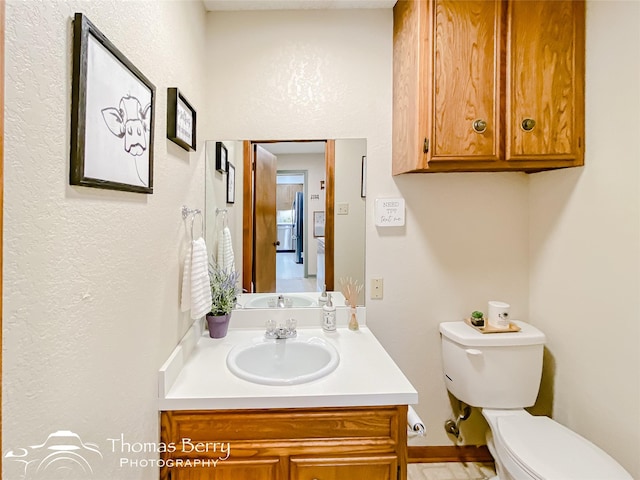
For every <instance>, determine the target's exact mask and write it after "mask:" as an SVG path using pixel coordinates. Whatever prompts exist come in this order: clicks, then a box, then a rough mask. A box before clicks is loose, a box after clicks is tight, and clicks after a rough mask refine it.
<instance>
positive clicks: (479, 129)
mask: <svg viewBox="0 0 640 480" xmlns="http://www.w3.org/2000/svg"><path fill="white" fill-rule="evenodd" d="M486 130H487V122H485V121H484V120H481V119H478V120H476V121H474V122H473V131H474V132H476V133H484V132H485V131H486Z"/></svg>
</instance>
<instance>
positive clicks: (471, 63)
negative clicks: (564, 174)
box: [393, 0, 585, 175]
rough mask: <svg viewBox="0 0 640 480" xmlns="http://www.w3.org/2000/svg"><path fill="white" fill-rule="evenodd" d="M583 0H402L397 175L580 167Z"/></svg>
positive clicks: (397, 34) (396, 35)
mask: <svg viewBox="0 0 640 480" xmlns="http://www.w3.org/2000/svg"><path fill="white" fill-rule="evenodd" d="M584 15H585V5H584V2H583V1H582V0H554V1H543V0H542V1H541V0H474V1H461V0H399V1H398V3H397V4H396V6H395V7H394V32H393V174H394V175H398V174H401V173H410V172H455V171H509V170H518V171H526V172H535V171H540V170H549V169H553V168H564V167H574V166H580V165H583V164H584V57H585V51H584V48H585V47H584V30H585V16H584Z"/></svg>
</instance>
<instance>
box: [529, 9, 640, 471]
mask: <svg viewBox="0 0 640 480" xmlns="http://www.w3.org/2000/svg"><path fill="white" fill-rule="evenodd" d="M587 7H588V8H587V71H586V75H587V83H586V96H587V98H586V110H587V125H586V127H587V132H586V139H587V140H586V158H585V167H584V168H581V169H571V170H566V171H558V172H549V173H541V174H536V175H532V176H531V202H530V204H531V209H530V212H531V215H530V216H531V226H530V232H531V267H532V268H531V277H530V278H531V280H530V282H531V299H530V302H531V319H532V321H534V322H536V324H538V325H540V328H542V329H543V330H544V331H545V332H546V334H547V335H548V337H549V344H548V346H547V350H548V353H547V357H546V360H547V362H546V365H545V376H546V377H547V378H549V380H548V381H545V382H544V386H545V388H544V390H543V391H542V398H544V402H543V403H545V404H547V405H549V406H550V408H551V410H552V412H553V415H554V417H555V418H557V419H558V420H559V421H560V422H561V423H564V424H565V425H568V426H569V427H571V428H573V429H574V430H575V431H577V432H579V433H580V434H582V435H584V436H586V437H587V438H589V439H590V440H591V441H593V442H595V443H596V444H597V445H599V446H601V447H602V448H604V449H605V450H607V451H608V452H609V453H610V454H611V455H612V456H613V457H614V458H616V460H618V461H619V462H621V463H622V464H623V465H624V466H625V467H626V468H627V470H629V472H630V473H631V474H632V476H633V477H634V478H640V455H638V452H639V450H638V445H640V414H639V413H638V405H640V373H639V369H640V353H639V352H640V323H639V321H638V319H639V318H640V295H639V291H640V194H639V188H638V187H639V185H640V168H639V164H640V148H639V147H638V124H640V114H639V113H638V112H639V111H640V108H638V107H640V54H639V52H638V45H640V34H639V32H638V25H639V24H640V4H639V3H638V2H589V3H588V4H587ZM612 52H614V54H612Z"/></svg>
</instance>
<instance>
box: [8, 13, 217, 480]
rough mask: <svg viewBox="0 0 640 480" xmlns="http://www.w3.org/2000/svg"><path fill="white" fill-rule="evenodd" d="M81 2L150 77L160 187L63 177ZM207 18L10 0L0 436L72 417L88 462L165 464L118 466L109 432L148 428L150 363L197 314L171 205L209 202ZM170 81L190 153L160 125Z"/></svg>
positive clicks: (153, 380) (154, 415) (134, 472)
mask: <svg viewBox="0 0 640 480" xmlns="http://www.w3.org/2000/svg"><path fill="white" fill-rule="evenodd" d="M74 12H84V13H86V14H87V16H88V18H89V19H90V20H91V21H92V22H93V23H94V24H95V25H96V26H97V27H98V28H99V29H100V30H101V31H102V32H103V33H104V34H105V35H106V36H107V37H108V38H109V39H110V40H111V41H112V42H113V43H114V44H115V45H116V46H117V47H118V48H119V49H120V50H121V51H122V52H123V53H124V54H125V55H126V56H127V57H128V58H129V60H131V61H132V62H133V64H134V65H136V66H137V67H138V68H139V69H140V70H141V71H142V72H143V73H144V74H145V75H146V76H147V77H148V78H149V79H150V81H151V82H152V83H153V84H154V85H155V87H156V101H155V109H156V110H155V111H156V119H155V129H156V130H155V142H154V153H155V155H154V163H155V173H154V193H153V195H144V194H136V193H125V192H116V191H109V190H99V189H91V188H86V187H71V186H69V185H68V183H69V182H68V177H69V166H68V165H69V139H70V105H71V65H72V56H71V54H72V32H73V29H72V18H73V15H74ZM204 32H205V12H204V7H203V6H202V3H201V2H196V1H194V2H158V1H147V2H145V1H136V2H118V1H91V2H79V1H78V2H61V1H47V2H23V1H8V2H7V15H6V77H5V82H6V90H5V95H6V100H5V102H6V103H5V139H4V141H5V163H4V192H5V199H4V300H3V302H4V312H3V314H4V315H3V317H4V318H3V320H4V321H3V334H4V335H3V340H4V347H3V368H4V372H3V397H2V398H3V419H2V420H3V421H2V428H3V448H4V451H5V452H6V451H8V450H12V449H19V448H22V447H27V446H29V445H37V444H41V443H43V442H44V441H45V440H46V438H47V436H48V435H49V434H50V433H52V432H55V431H57V430H71V431H74V432H75V433H77V434H79V435H80V437H81V438H82V440H83V441H85V442H93V443H96V444H98V446H99V447H100V449H101V452H102V455H103V457H104V458H103V461H102V462H99V463H98V462H96V463H95V464H93V465H92V467H93V468H94V472H95V478H118V479H155V478H158V474H157V470H156V469H155V468H145V469H143V468H126V467H125V468H120V467H119V464H118V462H119V458H120V457H121V455H120V453H119V450H118V453H114V452H112V451H111V446H110V443H109V442H108V441H107V439H108V438H120V435H124V437H125V440H126V441H129V442H155V441H157V439H158V438H159V425H158V423H159V420H158V411H157V388H158V387H157V371H158V368H159V367H160V366H161V365H162V363H163V362H164V361H165V359H166V358H167V357H168V355H169V353H170V352H171V350H172V349H173V347H174V346H175V345H176V343H177V341H178V339H179V338H180V337H181V336H182V334H183V333H184V332H185V330H186V329H187V328H188V326H189V325H190V323H191V322H190V320H189V319H188V318H187V316H186V315H183V314H181V313H180V311H179V304H178V298H179V284H180V274H181V267H180V263H181V258H182V257H181V255H182V249H183V248H184V246H185V243H186V238H187V236H186V230H185V224H184V223H183V221H182V217H181V213H180V209H181V206H182V205H183V204H186V205H188V206H190V207H191V208H194V207H199V208H202V207H203V206H204V142H203V141H202V139H204V138H205V136H204V135H203V133H204V131H205V130H206V128H205V127H206V121H207V118H206V116H205V115H203V114H204V110H205V107H206V102H205V83H204V71H203V67H202V62H201V60H202V58H203V57H204V48H205V47H206V43H205V35H204ZM176 86H177V87H179V88H180V90H181V91H182V92H183V94H184V95H185V96H186V98H187V99H188V100H189V101H190V103H191V104H192V105H193V106H194V107H195V108H196V110H197V111H198V114H199V116H198V136H197V138H198V139H201V140H200V141H199V142H198V145H197V152H195V153H187V152H186V151H185V150H182V149H181V148H180V147H178V146H177V145H175V144H174V143H172V142H170V141H168V140H167V138H166V102H167V95H166V92H167V87H176ZM117 448H119V445H118V446H117V447H116V449H117ZM150 456H151V458H155V457H156V455H155V454H153V455H150ZM2 464H3V475H2V477H3V478H20V477H19V475H18V473H17V472H16V470H15V469H16V463H15V462H11V461H10V460H7V459H4V461H3V462H2ZM18 467H19V465H18Z"/></svg>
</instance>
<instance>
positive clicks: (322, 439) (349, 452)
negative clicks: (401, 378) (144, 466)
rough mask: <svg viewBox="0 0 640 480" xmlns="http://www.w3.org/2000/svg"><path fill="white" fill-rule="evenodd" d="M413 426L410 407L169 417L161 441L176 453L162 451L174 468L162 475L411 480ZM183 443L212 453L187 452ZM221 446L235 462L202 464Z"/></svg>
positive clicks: (226, 479) (218, 479)
mask: <svg viewBox="0 0 640 480" xmlns="http://www.w3.org/2000/svg"><path fill="white" fill-rule="evenodd" d="M406 423H407V406H406V405H400V406H380V407H332V408H295V409H265V410H218V411H215V410H213V411H210V410H197V411H191V410H188V411H168V412H161V439H160V441H161V442H162V443H164V444H165V445H175V447H176V448H175V450H174V451H167V452H165V453H162V457H161V458H162V460H164V462H165V464H171V462H173V463H172V465H173V466H172V467H171V468H168V467H167V466H164V467H162V468H161V470H160V478H161V480H237V479H242V480H314V479H321V480H345V479H366V480H406V478H407V470H406V464H407V436H406V435H407V434H406ZM183 439H188V443H187V444H186V445H201V446H204V445H209V446H210V448H209V451H203V450H204V448H200V450H201V451H200V452H198V451H195V450H196V449H194V448H193V447H191V446H189V447H187V448H182V445H183ZM216 443H218V444H220V443H228V445H229V449H230V455H229V457H228V458H227V459H225V460H220V461H219V462H217V464H216V465H215V466H212V465H208V466H197V462H195V461H196V460H198V461H199V462H204V461H206V460H207V459H209V460H215V459H217V458H219V457H220V456H221V452H220V450H219V449H215V448H212V447H211V446H213V445H215V444H216ZM168 450H172V449H168ZM188 460H189V461H190V462H191V463H190V464H188V465H186V466H185V465H184V462H186V461H188ZM180 462H182V463H183V465H182V466H179V463H180ZM201 465H202V464H201Z"/></svg>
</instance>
